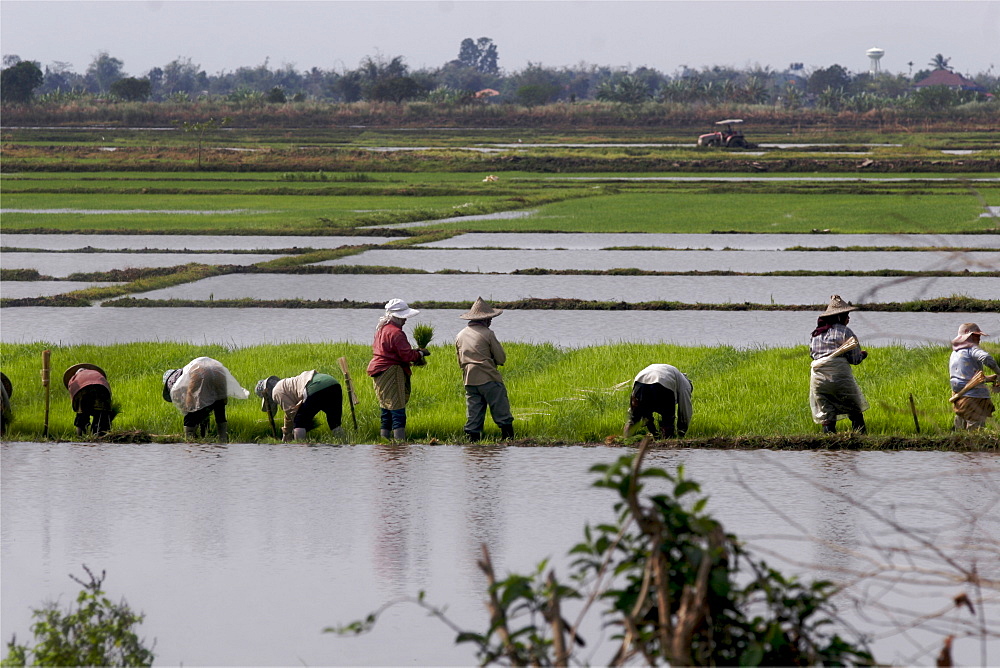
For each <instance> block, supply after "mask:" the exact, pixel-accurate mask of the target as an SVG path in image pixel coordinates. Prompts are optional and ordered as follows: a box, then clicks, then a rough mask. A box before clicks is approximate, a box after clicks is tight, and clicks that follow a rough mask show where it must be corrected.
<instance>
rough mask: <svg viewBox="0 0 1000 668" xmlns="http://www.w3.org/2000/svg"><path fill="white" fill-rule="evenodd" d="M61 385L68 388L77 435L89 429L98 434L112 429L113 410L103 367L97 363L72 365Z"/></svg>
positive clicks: (64, 375)
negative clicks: (74, 415) (74, 414)
mask: <svg viewBox="0 0 1000 668" xmlns="http://www.w3.org/2000/svg"><path fill="white" fill-rule="evenodd" d="M63 385H65V386H66V389H68V390H69V397H70V400H71V401H72V402H73V410H74V411H75V412H76V418H74V420H73V425H74V426H75V427H76V435H77V436H83V435H84V434H85V433H86V432H88V431H91V432H93V433H94V434H95V435H97V436H101V435H102V434H105V433H107V431H108V430H109V429H111V421H112V420H113V419H114V417H115V415H114V410H113V409H112V408H111V385H110V384H109V383H108V376H107V374H106V373H104V369H102V368H101V367H99V366H97V365H96V364H86V363H83V364H74V365H73V366H71V367H70V368H68V369H66V373H64V374H63Z"/></svg>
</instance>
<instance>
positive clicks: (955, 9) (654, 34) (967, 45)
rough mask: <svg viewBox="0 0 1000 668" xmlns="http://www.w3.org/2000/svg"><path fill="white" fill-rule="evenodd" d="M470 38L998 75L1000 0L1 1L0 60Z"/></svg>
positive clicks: (660, 64)
mask: <svg viewBox="0 0 1000 668" xmlns="http://www.w3.org/2000/svg"><path fill="white" fill-rule="evenodd" d="M466 37H471V38H473V39H476V38H479V37H489V38H491V39H492V40H493V42H494V43H495V44H496V45H497V47H498V50H499V54H500V60H499V64H500V67H501V68H502V69H504V70H506V71H508V72H511V71H515V70H520V69H522V68H524V67H525V65H527V64H528V63H529V62H533V63H540V64H542V65H544V66H547V67H560V66H564V65H576V64H578V63H580V62H585V63H588V64H594V65H611V66H616V67H639V66H643V65H644V66H647V67H653V68H656V69H658V70H660V71H661V72H664V73H668V74H670V73H673V72H674V71H676V70H677V69H678V68H679V67H680V66H682V65H687V66H689V67H693V68H700V67H702V66H705V65H709V66H711V65H730V66H734V67H744V66H747V65H754V64H760V65H765V66H770V67H772V68H774V69H779V70H780V69H784V68H785V67H787V66H788V64H789V63H792V62H802V63H804V64H805V66H806V68H807V69H810V68H815V67H828V66H830V65H833V64H839V65H842V66H844V67H846V68H847V69H848V70H850V71H852V72H861V71H865V70H867V68H868V59H867V57H866V56H865V51H866V50H867V49H868V48H870V47H874V46H877V47H880V48H882V49H884V50H885V57H884V58H883V59H882V68H883V69H884V70H886V71H890V72H903V73H907V72H909V69H910V67H909V65H908V62H909V61H913V63H914V65H913V71H916V70H918V69H922V68H926V67H927V63H928V62H929V61H930V60H931V58H932V57H933V56H934V54H936V53H941V54H943V55H945V56H946V57H949V58H951V65H952V66H953V67H954V68H955V69H956V71H959V72H962V73H965V74H976V73H978V72H984V71H987V70H989V69H990V68H992V69H993V71H994V72H995V71H997V70H998V69H1000V0H980V1H965V0H951V1H946V2H934V1H921V0H916V1H914V0H909V1H902V0H897V1H892V2H884V1H879V0H848V1H839V2H828V1H825V0H789V1H781V2H760V1H757V0H742V1H729V2H721V1H715V0H701V1H689V0H688V1H686V0H660V1H656V2H647V1H635V0H617V1H600V2H581V1H578V0H548V1H544V2H528V1H502V2H495V1H491V0H440V1H424V0H403V1H397V0H369V1H366V2H354V1H323V0H316V1H309V2H301V1H274V0H260V1H247V0H223V1H217V2H203V1H200V0H127V1H116V2H104V1H101V2H95V1H92V0H75V1H68V2H67V1H48V0H2V2H0V51H2V53H3V54H5V55H6V54H17V55H18V56H20V57H21V58H23V59H26V60H35V61H38V62H40V63H42V65H43V66H44V65H48V64H50V63H52V62H54V61H63V62H67V63H70V64H71V69H73V70H74V71H76V72H80V73H83V72H84V71H85V70H86V68H87V66H88V65H89V64H90V62H91V61H92V60H93V58H94V56H95V55H96V54H97V53H98V52H100V51H107V52H108V53H109V54H110V55H112V56H114V57H115V58H119V59H120V60H122V61H124V69H125V71H126V73H128V74H130V75H134V76H139V75H142V74H144V73H145V72H146V71H148V70H149V69H150V68H151V67H156V66H159V67H162V66H164V65H166V64H167V63H169V62H170V61H172V60H174V59H175V58H178V57H184V58H190V59H191V60H192V62H193V63H195V64H198V65H200V66H201V68H202V69H204V70H206V71H207V72H208V73H209V74H217V73H219V72H221V71H231V70H234V69H236V68H237V67H241V66H249V67H253V66H257V65H260V64H261V63H263V62H264V61H265V59H269V60H268V63H269V66H270V67H271V68H272V69H274V68H277V67H280V66H282V65H286V64H288V65H292V66H293V67H295V69H297V70H307V69H309V68H311V67H318V68H320V69H324V70H330V69H334V70H337V71H342V70H344V69H354V68H355V67H357V66H358V63H359V62H360V61H361V59H362V58H364V57H365V56H377V55H382V56H385V57H387V58H392V57H395V56H403V57H404V59H405V61H406V63H407V64H408V65H409V66H410V67H411V68H413V69H418V68H421V67H425V66H426V67H431V68H434V67H438V66H440V65H443V64H444V63H446V62H447V61H449V60H452V59H454V58H455V57H457V55H458V49H459V44H460V43H461V42H462V40H463V39H464V38H466Z"/></svg>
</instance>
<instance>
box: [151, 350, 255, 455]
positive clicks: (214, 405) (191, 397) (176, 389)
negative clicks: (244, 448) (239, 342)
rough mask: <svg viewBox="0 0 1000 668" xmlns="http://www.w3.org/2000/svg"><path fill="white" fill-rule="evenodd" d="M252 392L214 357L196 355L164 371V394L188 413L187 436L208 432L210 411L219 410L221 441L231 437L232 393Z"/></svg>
mask: <svg viewBox="0 0 1000 668" xmlns="http://www.w3.org/2000/svg"><path fill="white" fill-rule="evenodd" d="M249 396H250V392H248V391H247V390H245V389H243V388H242V387H240V384H239V382H237V380H236V379H235V378H233V375H232V374H231V373H229V369H227V368H226V367H224V366H222V363H221V362H219V361H218V360H214V359H212V358H211V357H196V358H195V359H193V360H191V361H190V362H188V363H187V365H186V366H185V367H184V368H183V369H169V370H167V371H165V372H164V373H163V398H164V399H165V400H166V401H169V402H172V403H173V404H174V406H176V407H177V410H179V411H180V412H181V414H182V415H183V416H184V437H185V438H188V439H191V438H198V437H199V436H202V437H203V436H205V434H206V433H207V432H208V418H209V415H210V414H212V413H214V414H215V426H216V427H217V428H218V430H219V442H220V443H226V442H228V441H229V423H228V422H227V421H226V404H227V403H228V401H229V399H228V397H233V398H235V399H246V398H247V397H249Z"/></svg>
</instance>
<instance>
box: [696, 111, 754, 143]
mask: <svg viewBox="0 0 1000 668" xmlns="http://www.w3.org/2000/svg"><path fill="white" fill-rule="evenodd" d="M742 122H743V119H742V118H727V119H726V120H724V121H717V122H716V125H725V126H726V129H725V130H719V131H718V132H709V133H708V134H705V135H701V136H699V137H698V146H724V147H726V148H756V146H757V145H756V144H751V143H750V142H748V141H747V140H746V137H744V136H743V131H742V130H740V129H739V128H738V127H737V128H734V127H733V126H734V125H735V126H738V125H739V124H740V123H742Z"/></svg>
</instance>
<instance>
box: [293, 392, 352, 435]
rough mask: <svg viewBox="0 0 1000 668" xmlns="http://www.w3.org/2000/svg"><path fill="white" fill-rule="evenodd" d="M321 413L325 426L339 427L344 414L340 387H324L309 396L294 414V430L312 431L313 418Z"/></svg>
mask: <svg viewBox="0 0 1000 668" xmlns="http://www.w3.org/2000/svg"><path fill="white" fill-rule="evenodd" d="M320 411H322V412H323V413H324V414H325V415H326V424H327V426H328V427H330V429H336V428H337V427H339V426H340V420H341V417H342V416H343V412H344V395H343V390H341V389H340V385H331V386H330V387H324V388H323V389H322V390H320V391H319V392H316V393H315V394H310V395H309V396H308V397H306V400H305V401H304V402H303V403H302V405H301V406H299V410H298V411H296V413H295V420H294V426H295V428H296V429H306V430H308V429H312V428H313V418H315V417H316V415H317V414H318V413H319V412H320Z"/></svg>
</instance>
